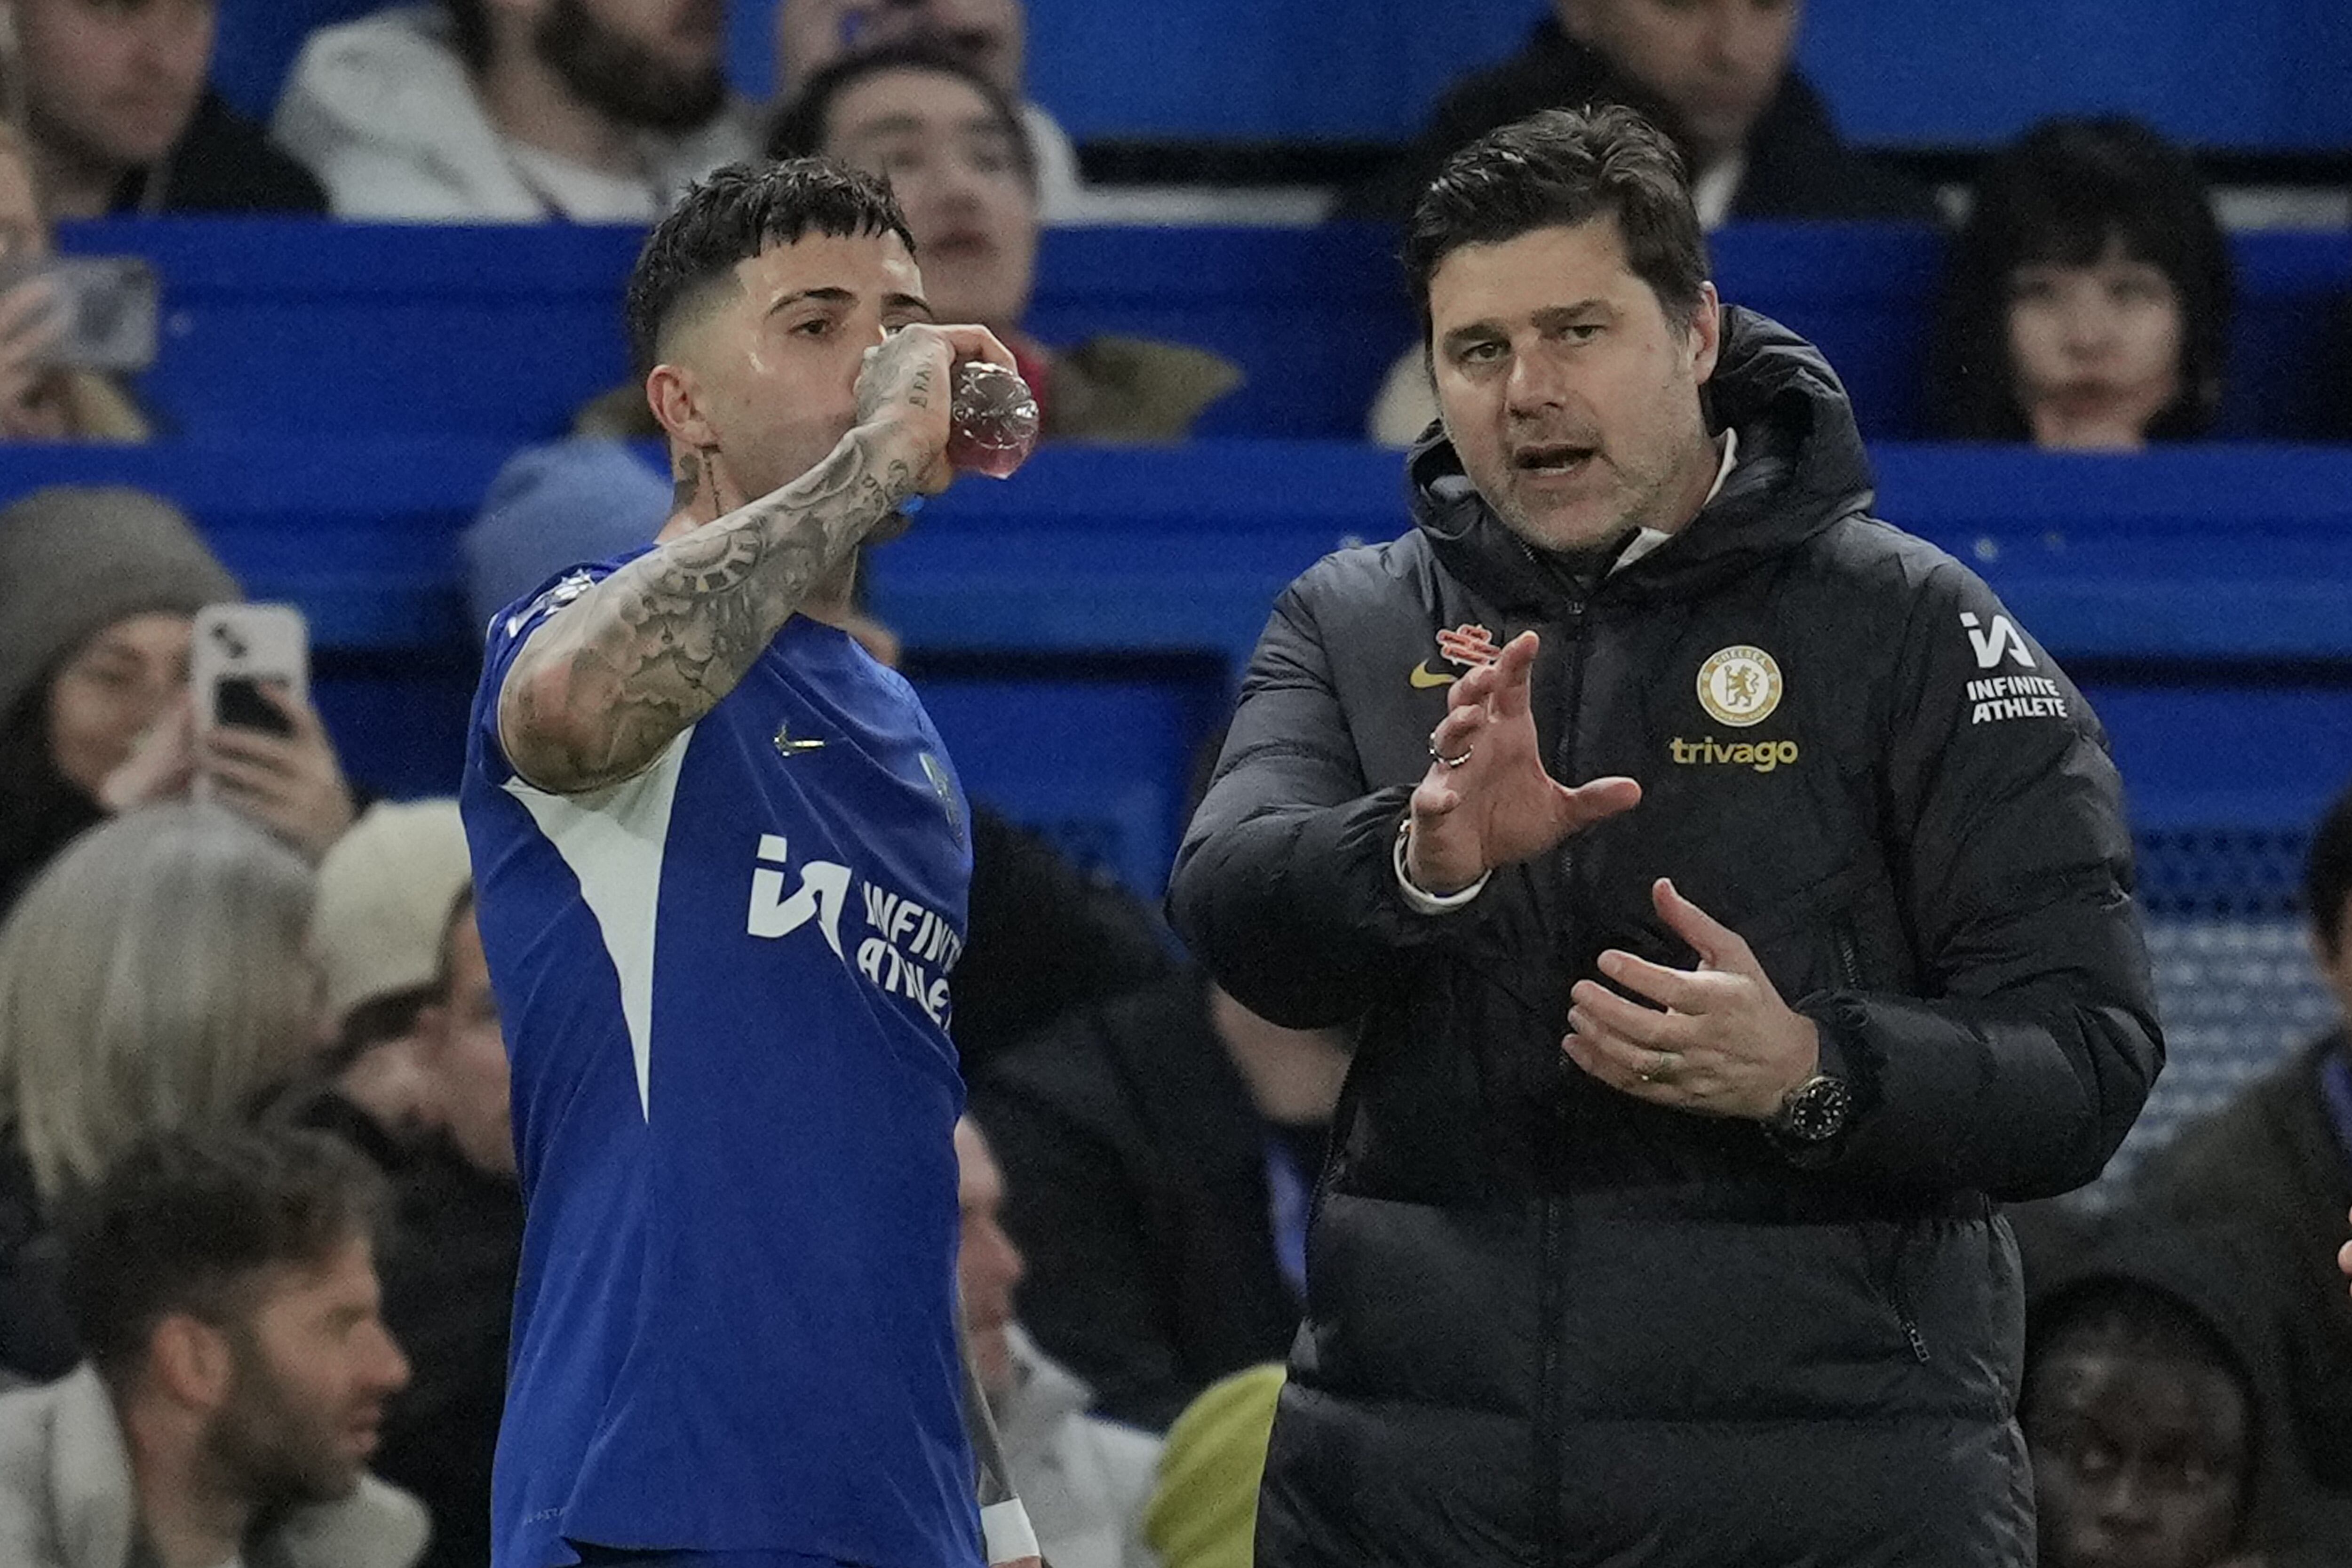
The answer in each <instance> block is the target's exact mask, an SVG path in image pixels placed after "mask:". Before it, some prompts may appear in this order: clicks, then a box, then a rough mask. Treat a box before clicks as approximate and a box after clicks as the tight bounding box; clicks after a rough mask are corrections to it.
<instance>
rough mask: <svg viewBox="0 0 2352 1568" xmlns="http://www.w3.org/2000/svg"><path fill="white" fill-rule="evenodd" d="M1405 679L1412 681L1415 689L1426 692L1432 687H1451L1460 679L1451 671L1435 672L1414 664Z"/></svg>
mask: <svg viewBox="0 0 2352 1568" xmlns="http://www.w3.org/2000/svg"><path fill="white" fill-rule="evenodd" d="M1405 679H1407V680H1410V681H1412V684H1413V686H1414V687H1415V688H1416V689H1421V690H1427V689H1429V688H1430V687H1433V686H1451V685H1453V684H1454V682H1455V681H1456V680H1458V679H1461V677H1459V676H1457V675H1455V674H1454V673H1453V672H1452V671H1451V670H1435V669H1432V668H1429V666H1427V665H1426V664H1416V665H1414V666H1413V667H1412V674H1411V675H1408V676H1406V677H1405Z"/></svg>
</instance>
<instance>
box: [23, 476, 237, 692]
mask: <svg viewBox="0 0 2352 1568" xmlns="http://www.w3.org/2000/svg"><path fill="white" fill-rule="evenodd" d="M243 597H245V595H244V594H243V593H242V592H241V591H240V590H239V589H238V588H237V585H236V578H234V577H231V576H230V575H229V574H228V572H227V570H226V568H225V567H223V566H222V565H221V563H219V562H218V561H217V560H215V559H214V556H213V553H212V552H211V551H209V550H207V549H205V545H204V542H203V541H202V540H200V539H198V538H197V537H196V531H195V530H194V528H192V527H190V526H189V523H188V520H187V517H186V515H185V514H184V513H183V512H182V511H181V510H180V509H179V508H177V507H175V506H173V504H172V503H171V502H170V501H167V500H163V498H162V497H161V496H153V495H149V494H148V493H147V492H146V491H144V490H134V489H128V488H127V487H123V486H120V485H110V486H105V487H97V486H89V485H52V486H50V487H49V488H47V489H39V490H35V491H34V492H33V493H32V494H31V495H28V496H26V497H25V498H24V499H23V500H19V501H17V502H16V503H15V504H14V505H12V506H10V507H9V508H7V510H5V511H0V714H6V713H11V712H14V711H15V710H16V704H17V703H18V702H19V701H21V700H23V699H24V696H25V693H26V692H27V691H30V690H31V689H33V687H34V686H35V684H36V683H37V682H38V681H39V680H40V679H42V678H43V677H44V676H45V675H47V673H49V672H50V671H51V670H53V669H54V668H56V667H57V666H58V664H59V663H60V662H62V661H63V660H64V659H65V658H67V657H68V655H70V654H72V653H73V652H74V651H75V650H76V649H78V648H79V647H81V646H82V644H84V643H86V642H88V641H89V639H90V638H91V637H95V636H96V635H97V634H98V633H100V632H101V631H103V630H105V629H106V628H107V627H108V626H112V625H113V624H114V623H115V622H117V621H120V620H122V619H125V618H126V617H128V616H138V615H145V614H148V613H150V612H152V611H158V610H163V611H175V612H177V613H179V614H181V615H190V616H192V615H194V614H195V613H196V612H197V611H198V610H201V609H203V608H204V607H205V605H216V604H220V603H222V602H224V601H226V600H235V599H242V598H243Z"/></svg>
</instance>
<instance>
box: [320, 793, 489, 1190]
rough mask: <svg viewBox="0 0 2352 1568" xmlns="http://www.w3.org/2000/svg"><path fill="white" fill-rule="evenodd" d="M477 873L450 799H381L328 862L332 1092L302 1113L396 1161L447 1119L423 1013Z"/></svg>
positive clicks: (325, 920) (434, 1001) (323, 910)
mask: <svg viewBox="0 0 2352 1568" xmlns="http://www.w3.org/2000/svg"><path fill="white" fill-rule="evenodd" d="M472 876H473V871H472V868H470V867H469V866H468V865H467V859H466V829H465V826H464V825H463V824H461V823H460V822H459V821H458V820H457V802H456V801H454V800H447V799H443V800H420V801H413V802H409V803H406V804H404V805H393V804H391V803H389V802H386V803H383V804H379V805H373V806H371V807H370V808H369V809H368V812H367V815H365V816H362V817H361V818H360V820H359V821H358V822H357V823H356V824H354V825H353V826H352V830H351V831H350V832H349V833H346V834H344V835H343V837H341V839H340V840H339V841H337V843H336V845H335V847H333V848H332V849H331V850H329V851H328V852H327V858H326V859H325V860H324V861H323V862H321V863H320V867H319V909H318V914H317V915H316V917H315V918H314V919H313V920H312V921H311V924H310V947H311V951H312V952H314V953H315V954H316V955H317V957H318V960H319V963H320V968H321V969H322V970H323V971H324V972H325V975H326V985H325V994H326V1008H327V1017H328V1019H329V1020H330V1023H331V1027H332V1029H333V1038H334V1045H333V1047H331V1052H330V1056H329V1062H328V1068H329V1071H330V1073H331V1082H332V1093H331V1095H330V1096H328V1097H325V1098H323V1099H321V1100H317V1101H315V1102H314V1103H313V1105H312V1107H311V1108H310V1111H309V1112H308V1113H305V1114H302V1115H301V1118H300V1119H301V1120H304V1121H308V1122H309V1123H310V1124H311V1125H321V1124H323V1125H325V1126H326V1127H327V1130H329V1131H336V1132H340V1133H342V1134H343V1135H344V1136H346V1137H348V1138H351V1139H352V1141H353V1142H357V1143H359V1144H360V1146H361V1147H362V1150H363V1151H365V1152H368V1153H370V1154H372V1155H373V1156H374V1157H375V1159H376V1162H377V1163H379V1164H383V1165H385V1166H386V1167H387V1168H396V1167H397V1166H398V1165H399V1164H400V1163H402V1161H403V1156H404V1152H405V1151H406V1150H407V1149H408V1148H410V1147H411V1146H413V1145H415V1143H416V1142H419V1141H420V1140H421V1139H422V1138H423V1137H424V1136H425V1134H426V1132H427V1131H428V1130H429V1129H431V1128H433V1127H435V1126H436V1125H438V1124H439V1122H440V1120H441V1113H440V1107H439V1104H438V1096H437V1094H436V1091H435V1088H434V1083H433V1075H432V1073H431V1071H430V1069H429V1068H428V1066H427V1064H426V1061H425V1046H426V1041H425V1033H426V1031H425V1029H423V1028H422V1027H420V1023H421V1021H422V1020H423V1017H424V1015H425V1010H426V1009H427V1008H428V1007H432V1006H435V1005H439V1004H442V1003H444V1002H445V1001H446V997H445V995H444V994H443V987H444V984H445V982H446V968H447V958H446V943H447V941H448V933H449V926H450V916H451V911H452V910H456V909H457V900H459V899H460V898H461V897H463V896H464V894H465V892H466V890H467V886H468V885H469V883H470V881H471V879H472ZM501 1105H502V1106H503V1101H502V1102H501Z"/></svg>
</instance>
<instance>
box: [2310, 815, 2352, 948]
mask: <svg viewBox="0 0 2352 1568" xmlns="http://www.w3.org/2000/svg"><path fill="white" fill-rule="evenodd" d="M2347 897H2352V789H2347V790H2346V791H2345V792H2344V793H2343V794H2342V795H2337V796H2336V804H2335V805H2331V806H2329V807H2328V808H2327V815H2326V816H2323V817H2321V818H2320V819H2319V826H2317V827H2316V828H2315V829H2313V830H2312V835H2311V851H2310V853H2309V854H2308V855H2306V856H2305V858H2304V862H2303V911H2304V915H2305V919H2307V920H2309V921H2311V929H2312V931H2314V932H2315V934H2316V935H2317V936H2318V938H2319V945H2320V948H2321V950H2322V951H2323V952H2326V954H2327V955H2328V956H2329V957H2331V958H2333V957H2335V956H2336V954H2338V953H2341V952H2343V951H2344V939H2345V930H2344V900H2346V899H2347Z"/></svg>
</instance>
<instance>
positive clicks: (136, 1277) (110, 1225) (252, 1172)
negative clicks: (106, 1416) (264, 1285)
mask: <svg viewBox="0 0 2352 1568" xmlns="http://www.w3.org/2000/svg"><path fill="white" fill-rule="evenodd" d="M63 1210H64V1212H63V1218H62V1228H63V1231H64V1252H65V1258H64V1263H65V1268H64V1285H65V1297H66V1307H67V1310H68V1316H69V1317H70V1319H71V1321H72V1323H73V1327H74V1331H75V1332H76V1334H77V1335H78V1336H79V1339H80V1341H81V1345H82V1348H83V1350H84V1351H86V1352H88V1353H89V1356H90V1358H91V1359H92V1360H93V1361H95V1362H96V1363H98V1366H99V1369H100V1371H101V1372H103V1373H108V1374H109V1375H115V1374H119V1373H122V1372H124V1371H126V1370H128V1369H129V1368H131V1367H133V1366H135V1365H137V1364H138V1362H139V1360H140V1358H141V1357H142V1356H143V1355H144V1354H145V1353H146V1350H147V1344H148V1340H149V1337H150V1336H151V1335H152V1333H153V1331H154V1328H155V1325H156V1323H158V1322H159V1321H162V1320H163V1318H165V1317H167V1316H169V1315H171V1314H173V1313H180V1312H184V1313H187V1314H190V1315H192V1316H194V1317H197V1318H201V1319H203V1320H205V1321H207V1322H216V1323H223V1324H226V1323H230V1322H234V1321H236V1320H237V1319H238V1318H239V1317H240V1316H241V1315H242V1314H243V1313H244V1312H245V1311H247V1310H250V1307H251V1305H252V1294H253V1290H254V1287H255V1286H256V1284H257V1277H258V1276H259V1274H260V1272H261V1271H262V1270H263V1269H265V1268H268V1267H269V1266H271V1265H273V1264H291V1265H294V1266H297V1267H302V1266H317V1265H320V1264H323V1263H325V1262H327V1261H328V1260H329V1259H330V1258H332V1257H333V1256H334V1254H335V1253H336V1252H337V1251H338V1250H339V1249H341V1247H344V1246H345V1245H346V1244H348V1243H349V1242H351V1241H352V1239H353V1238H355V1237H369V1238H370V1239H373V1237H376V1236H377V1235H378V1234H380V1233H381V1231H382V1230H383V1226H384V1224H385V1221H386V1218H387V1215H388V1213H389V1199H388V1196H387V1194H386V1188H385V1184H384V1179H383V1174H382V1173H380V1172H379V1171H377V1169H376V1168H375V1166H373V1164H371V1163H369V1162H368V1160H367V1159H366V1158H365V1157H364V1156H363V1155H362V1154H360V1153H359V1152H357V1151H356V1150H354V1149H352V1147H351V1146H350V1145H349V1144H347V1143H344V1142H341V1140H339V1139H336V1138H333V1137H331V1136H329V1135H328V1134H326V1133H323V1132H312V1131H303V1130H299V1129H295V1128H288V1127H267V1128H257V1129H224V1130H218V1131H202V1132H188V1131H180V1132H166V1133H157V1134H152V1135H151V1136H149V1137H146V1138H143V1139H142V1140H141V1141H140V1142H137V1143H135V1144H133V1145H132V1146H131V1148H130V1149H129V1150H128V1151H126V1152H124V1154H123V1155H122V1157H121V1159H119V1160H117V1161H116V1162H115V1163H114V1164H113V1165H111V1166H110V1167H109V1169H108V1171H107V1173H106V1174H105V1175H104V1176H103V1177H101V1178H100V1180H99V1182H98V1183H97V1184H96V1185H95V1186H93V1187H91V1188H89V1189H88V1190H87V1191H85V1192H82V1193H79V1194H74V1195H73V1196H72V1197H70V1198H69V1199H68V1200H67V1202H66V1203H65V1205H63Z"/></svg>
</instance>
